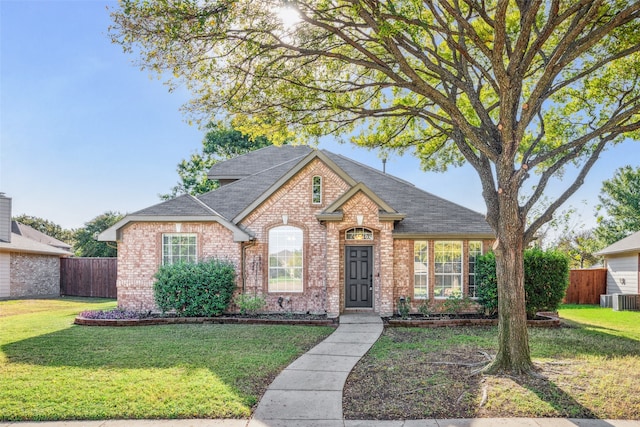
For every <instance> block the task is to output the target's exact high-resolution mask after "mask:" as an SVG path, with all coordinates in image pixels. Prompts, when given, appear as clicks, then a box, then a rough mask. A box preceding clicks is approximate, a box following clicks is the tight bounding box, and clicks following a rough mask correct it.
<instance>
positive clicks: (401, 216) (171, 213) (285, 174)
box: [99, 145, 494, 241]
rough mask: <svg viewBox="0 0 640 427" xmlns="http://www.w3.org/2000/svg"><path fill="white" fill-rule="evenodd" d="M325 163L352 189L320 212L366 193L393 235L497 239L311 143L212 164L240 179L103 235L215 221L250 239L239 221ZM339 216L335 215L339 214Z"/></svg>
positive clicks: (218, 174) (480, 221) (418, 193)
mask: <svg viewBox="0 0 640 427" xmlns="http://www.w3.org/2000/svg"><path fill="white" fill-rule="evenodd" d="M315 159H318V160H320V161H322V162H324V163H325V164H326V165H327V166H328V167H329V168H330V169H331V170H332V171H333V172H334V173H336V174H337V175H338V176H340V177H341V178H342V179H343V180H344V181H345V182H346V183H347V184H348V185H349V186H350V187H351V189H350V190H349V191H347V193H346V194H345V195H343V197H341V198H339V200H337V201H335V202H334V203H333V204H332V205H331V206H329V207H328V208H327V210H326V211H325V212H323V214H324V215H323V214H321V215H320V217H319V219H321V220H331V219H337V217H338V216H339V215H340V212H338V209H339V208H340V206H342V204H343V203H344V202H345V201H346V200H348V199H349V198H350V197H351V196H353V195H354V194H355V193H356V192H358V191H362V192H364V193H365V194H366V195H367V196H368V197H369V198H371V199H372V200H373V201H374V202H376V203H377V204H378V206H380V208H381V209H380V211H381V215H387V217H386V219H387V220H394V221H398V222H397V224H396V226H395V230H394V236H396V237H405V238H430V237H441V238H458V237H459V238H462V237H476V238H492V237H493V236H494V233H493V231H492V230H491V228H490V227H489V225H488V224H487V222H486V221H485V219H484V216H483V215H482V214H479V213H477V212H474V211H472V210H470V209H467V208H465V207H462V206H460V205H457V204H455V203H452V202H450V201H448V200H445V199H442V198H440V197H437V196H435V195H433V194H430V193H427V192H425V191H423V190H420V189H419V188H416V187H415V186H414V185H413V184H411V183H409V182H407V181H404V180H402V179H400V178H396V177H394V176H392V175H388V174H385V173H382V172H381V171H378V170H377V169H373V168H371V167H369V166H366V165H363V164H361V163H358V162H355V161H353V160H351V159H348V158H346V157H344V156H340V155H337V154H334V153H331V152H329V151H325V150H316V149H313V148H310V147H307V146H287V145H285V146H281V147H276V146H269V147H265V148H262V149H259V150H256V151H253V152H251V153H248V154H245V155H242V156H239V157H236V158H234V159H231V160H228V161H225V162H222V163H218V164H216V165H214V166H213V167H212V168H211V171H210V173H209V177H210V178H215V179H237V180H236V181H234V182H231V183H229V184H227V185H224V186H222V187H220V188H218V189H216V190H213V191H210V192H208V193H206V194H202V195H200V196H197V197H193V196H189V195H184V196H180V197H177V198H175V199H172V200H169V201H166V202H163V203H160V204H157V205H154V206H151V207H149V208H146V209H142V210H140V211H138V212H136V213H134V214H132V215H128V216H127V217H125V219H123V220H122V221H121V222H120V223H118V224H116V225H114V226H113V227H111V229H109V230H107V231H105V232H103V233H102V234H101V235H100V237H99V238H100V240H115V237H117V233H116V230H119V229H120V228H121V227H123V226H124V225H126V223H127V222H126V221H125V220H127V219H128V222H131V221H136V220H139V221H154V220H160V218H163V219H164V220H167V221H169V220H172V219H171V218H173V219H174V220H175V218H180V219H179V220H181V221H189V220H191V221H199V220H215V221H218V222H220V223H221V224H223V225H225V226H226V227H227V228H229V229H230V230H231V229H232V230H234V236H236V238H237V239H239V240H238V241H245V240H247V239H249V235H248V234H247V232H246V231H244V230H242V229H241V228H240V227H239V224H240V222H241V221H242V220H243V219H244V218H245V217H246V216H247V215H249V214H250V213H251V212H252V211H253V210H254V209H255V208H257V207H258V206H259V205H260V204H261V203H262V202H264V201H265V200H266V199H267V198H268V197H270V196H271V195H272V194H273V193H274V192H275V191H277V190H278V189H279V188H281V187H282V186H283V185H284V184H285V183H286V182H287V181H288V180H289V179H291V178H292V177H293V176H294V175H295V174H296V173H298V172H299V171H300V170H301V169H302V168H304V167H305V166H306V165H308V164H309V163H310V162H312V161H313V160H315ZM334 217H335V218H334Z"/></svg>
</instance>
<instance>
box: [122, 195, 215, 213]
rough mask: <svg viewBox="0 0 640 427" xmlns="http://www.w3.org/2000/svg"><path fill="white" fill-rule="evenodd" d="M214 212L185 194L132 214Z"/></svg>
mask: <svg viewBox="0 0 640 427" xmlns="http://www.w3.org/2000/svg"><path fill="white" fill-rule="evenodd" d="M212 213H213V212H212V211H211V209H209V208H208V207H207V206H203V205H202V203H199V202H198V200H197V199H196V198H194V197H193V196H191V195H189V194H183V195H182V196H178V197H176V198H174V199H170V200H167V201H166V202H162V203H158V204H157V205H153V206H150V207H148V208H145V209H142V210H139V211H137V212H134V213H133V214H131V215H161V216H210V215H211V214H212Z"/></svg>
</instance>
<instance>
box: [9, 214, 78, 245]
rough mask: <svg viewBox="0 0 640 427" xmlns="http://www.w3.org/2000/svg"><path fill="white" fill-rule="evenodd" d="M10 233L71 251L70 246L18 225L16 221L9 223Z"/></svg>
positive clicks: (30, 228) (31, 228)
mask: <svg viewBox="0 0 640 427" xmlns="http://www.w3.org/2000/svg"><path fill="white" fill-rule="evenodd" d="M11 232H12V233H13V234H17V235H19V236H23V237H26V238H27V239H31V240H35V241H36V242H39V243H44V244H45V245H49V246H53V247H54V248H58V249H62V250H65V251H70V250H71V245H70V244H68V243H65V242H63V241H62V240H58V239H55V238H53V237H51V236H49V235H47V234H44V233H42V232H40V231H38V230H36V229H35V228H33V227H29V226H28V225H24V224H21V223H19V222H18V221H11Z"/></svg>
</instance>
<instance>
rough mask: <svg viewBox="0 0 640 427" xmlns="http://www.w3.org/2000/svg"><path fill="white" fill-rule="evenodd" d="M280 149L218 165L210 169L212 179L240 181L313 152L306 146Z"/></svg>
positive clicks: (237, 158)
mask: <svg viewBox="0 0 640 427" xmlns="http://www.w3.org/2000/svg"><path fill="white" fill-rule="evenodd" d="M282 147H283V148H284V147H286V148H284V149H280V147H278V146H274V145H270V146H268V147H263V148H260V149H259V150H255V151H252V152H250V153H247V154H244V155H242V156H238V157H235V158H233V159H230V160H226V161H224V162H220V163H216V164H215V165H213V166H212V167H211V169H209V173H208V175H207V176H208V177H209V178H210V179H234V178H235V179H240V178H243V177H247V176H251V175H254V174H255V173H257V172H260V171H263V170H265V169H271V168H273V167H275V166H278V165H282V164H283V163H287V162H289V161H291V160H293V159H297V158H301V157H304V156H306V155H307V154H309V153H310V152H311V150H312V149H311V148H310V147H308V146H305V145H298V146H292V145H286V146H282Z"/></svg>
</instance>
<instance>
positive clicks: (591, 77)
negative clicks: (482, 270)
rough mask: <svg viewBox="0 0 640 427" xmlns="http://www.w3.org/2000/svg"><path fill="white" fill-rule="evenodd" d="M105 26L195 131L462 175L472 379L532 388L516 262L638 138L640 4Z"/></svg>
mask: <svg viewBox="0 0 640 427" xmlns="http://www.w3.org/2000/svg"><path fill="white" fill-rule="evenodd" d="M112 16H113V20H114V24H113V26H112V29H111V34H112V36H113V39H114V41H115V42H116V43H120V44H122V46H123V47H124V48H125V50H129V51H132V52H135V53H136V54H138V55H140V58H141V61H140V62H141V65H142V66H143V67H146V68H149V69H152V70H155V71H158V72H159V73H165V72H166V74H164V75H166V76H168V79H169V83H170V84H173V85H178V84H185V85H186V86H187V87H188V88H189V89H190V90H191V91H192V93H193V100H192V101H191V102H190V104H189V105H188V106H187V108H188V109H190V110H191V111H192V112H194V113H196V114H197V113H198V112H203V113H204V114H209V115H211V114H216V113H219V112H226V113H227V114H228V115H230V116H231V118H232V119H233V120H234V123H235V124H236V125H237V126H239V127H240V129H241V130H243V131H245V132H250V133H254V134H257V133H261V134H265V133H268V134H269V135H270V136H272V137H273V138H272V141H274V142H278V140H281V139H283V138H286V137H288V136H289V135H290V132H291V133H292V134H293V135H294V136H295V137H296V138H297V139H298V140H309V139H313V138H317V137H321V136H324V135H329V134H333V135H349V136H350V137H351V139H352V141H353V142H355V143H356V144H360V145H363V146H367V147H385V148H386V149H398V150H407V149H413V150H414V151H415V153H416V155H417V156H419V157H420V158H421V159H422V165H423V166H424V167H425V168H427V169H436V170H444V169H446V167H447V166H450V165H460V164H462V163H464V162H468V163H469V164H471V165H472V167H473V168H474V169H475V170H476V171H477V174H478V176H479V178H480V181H481V184H482V194H483V197H484V199H485V201H486V207H487V221H488V223H489V224H490V226H491V227H492V228H493V230H494V231H495V234H496V237H497V238H496V241H495V245H494V249H495V253H496V261H497V279H498V293H499V337H498V342H499V349H498V354H497V355H496V358H495V360H494V361H493V362H492V364H491V365H490V366H489V367H488V368H487V370H486V371H487V372H500V371H508V372H511V373H516V374H517V373H528V372H531V369H532V367H533V366H532V362H531V357H530V353H529V346H528V335H527V327H526V314H525V302H524V286H523V249H524V247H525V246H526V245H527V244H528V243H529V242H531V241H532V240H533V239H534V238H535V235H536V231H537V230H538V229H539V228H540V226H541V225H543V224H544V223H545V222H547V221H549V219H550V218H551V217H552V215H553V213H554V212H555V210H556V209H557V208H558V207H559V206H560V205H561V204H562V203H563V202H564V201H565V200H566V199H567V198H568V197H569V196H570V195H572V194H573V193H574V192H575V191H576V190H577V189H578V187H579V186H580V185H581V184H582V182H583V180H584V178H585V175H586V174H587V173H588V172H589V170H590V169H591V168H592V166H593V164H594V163H595V161H596V160H597V158H598V156H599V155H600V153H601V152H602V150H603V149H604V148H605V147H606V146H607V145H611V144H615V143H616V142H619V141H621V140H622V139H624V138H628V137H631V138H635V137H637V136H638V128H639V127H640V121H639V119H640V115H639V114H638V112H639V110H640V102H639V96H640V79H639V77H638V76H639V75H640V54H639V53H638V52H639V51H640V20H639V17H640V3H639V2H637V1H631V0H616V1H610V0H548V1H543V0H511V1H509V0H390V1H374V0H361V1H359V0H351V1H347V0H287V1H275V0H272V1H268V0H237V1H234V0H209V1H207V0H157V1H152V0H148V1H146V0H145V1H143V0H124V1H123V2H122V3H121V8H120V9H118V10H116V11H114V13H113V15H112ZM563 172H564V175H562V174H563ZM560 179H562V184H564V185H565V186H564V188H563V190H562V191H561V192H560V193H559V194H558V196H557V198H555V199H554V201H553V202H552V203H550V204H549V205H548V206H547V208H546V209H545V210H544V211H543V212H542V214H541V215H540V216H539V217H538V218H537V219H536V220H535V221H532V222H530V223H529V224H527V217H528V215H529V212H530V211H531V210H532V208H533V207H534V206H535V205H536V204H537V203H538V202H539V201H540V199H541V197H542V196H543V194H545V190H547V187H548V186H549V184H550V183H552V182H555V183H558V184H560V183H559V181H560ZM531 188H533V190H528V189H531Z"/></svg>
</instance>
